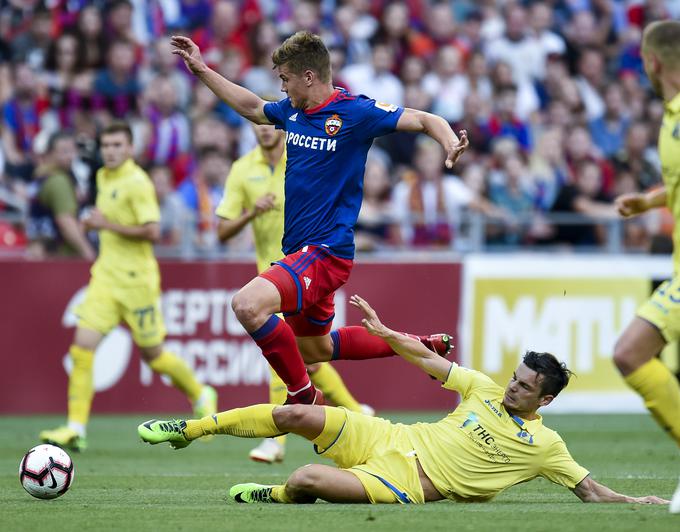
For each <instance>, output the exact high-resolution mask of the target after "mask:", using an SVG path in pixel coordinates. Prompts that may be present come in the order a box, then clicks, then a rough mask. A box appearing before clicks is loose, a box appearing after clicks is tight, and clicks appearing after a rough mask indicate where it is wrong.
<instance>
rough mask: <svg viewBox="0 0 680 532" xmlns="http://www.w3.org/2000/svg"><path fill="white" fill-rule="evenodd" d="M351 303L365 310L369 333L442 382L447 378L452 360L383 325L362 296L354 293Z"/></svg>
mask: <svg viewBox="0 0 680 532" xmlns="http://www.w3.org/2000/svg"><path fill="white" fill-rule="evenodd" d="M349 303H350V305H352V306H354V307H356V308H358V309H359V310H360V311H361V312H363V314H364V318H363V319H362V320H361V324H362V325H363V326H364V327H365V328H366V330H367V331H368V332H369V333H371V334H372V335H374V336H378V337H380V338H382V339H383V340H385V341H386V342H387V343H388V344H390V347H391V348H392V349H393V350H394V352H395V353H397V354H398V355H399V356H400V357H401V358H403V359H404V360H406V361H408V362H410V363H411V364H415V365H416V366H418V367H419V368H420V369H422V370H423V371H425V372H426V373H427V374H429V375H432V376H433V377H434V378H435V379H437V380H440V381H442V382H444V381H445V380H446V377H447V376H448V374H449V370H450V369H451V362H449V361H448V360H446V359H445V358H442V357H441V356H439V355H438V354H437V353H435V352H433V351H430V350H429V349H428V348H427V347H425V346H424V345H423V344H422V343H420V342H419V341H418V340H415V339H414V338H410V337H408V336H406V335H405V334H401V333H398V332H396V331H393V330H392V329H390V328H389V327H386V326H385V325H383V324H382V322H381V321H380V318H378V314H376V312H375V310H373V309H372V308H371V306H370V305H369V304H368V302H366V300H364V299H362V298H361V297H360V296H358V295H353V296H352V297H350V298H349Z"/></svg>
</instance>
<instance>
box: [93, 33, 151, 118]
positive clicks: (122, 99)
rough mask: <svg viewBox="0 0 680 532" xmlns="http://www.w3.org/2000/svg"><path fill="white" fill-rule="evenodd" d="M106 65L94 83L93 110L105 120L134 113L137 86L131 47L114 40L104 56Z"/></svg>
mask: <svg viewBox="0 0 680 532" xmlns="http://www.w3.org/2000/svg"><path fill="white" fill-rule="evenodd" d="M106 64H107V66H106V68H105V69H103V70H100V71H99V72H98V73H97V76H96V77H95V80H94V95H93V106H94V109H95V110H96V111H97V112H98V113H99V114H100V115H102V114H103V118H104V120H105V121H106V120H108V119H109V118H111V117H113V118H125V117H128V116H130V115H131V114H134V113H136V112H137V110H138V108H139V105H138V102H137V99H138V98H139V96H140V94H141V86H140V84H139V81H138V80H137V72H136V69H135V45H134V44H133V43H131V42H128V41H114V42H113V43H111V46H110V48H109V51H108V53H107V62H106Z"/></svg>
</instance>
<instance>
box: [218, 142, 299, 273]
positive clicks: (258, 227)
mask: <svg viewBox="0 0 680 532" xmlns="http://www.w3.org/2000/svg"><path fill="white" fill-rule="evenodd" d="M285 173H286V154H285V152H284V153H283V156H282V157H281V159H280V160H279V162H278V163H277V164H276V166H275V167H273V168H272V167H271V166H269V163H268V162H267V159H266V158H265V156H264V153H263V152H262V148H260V146H258V147H256V148H255V149H254V150H252V151H250V152H248V153H246V154H245V155H244V156H243V157H241V158H240V159H238V160H237V161H235V162H234V164H233V165H232V167H231V171H230V172H229V176H228V177H227V182H226V183H225V185H224V196H223V197H222V201H221V202H220V204H219V205H218V206H217V209H216V210H215V213H216V214H217V216H219V217H221V218H226V219H228V220H235V219H237V218H238V217H239V216H241V214H243V211H246V210H248V211H249V210H251V209H253V207H254V206H255V202H256V201H257V200H258V199H259V198H261V197H262V196H264V195H265V194H268V193H271V194H274V196H276V199H275V200H274V202H275V207H274V208H273V209H271V210H269V211H267V212H265V213H262V214H260V215H259V216H257V217H255V218H254V219H253V221H252V226H253V232H254V234H255V256H256V258H257V271H258V272H263V271H264V270H266V269H267V268H269V266H270V264H271V263H272V262H274V261H277V260H279V259H281V258H282V257H283V252H282V251H281V239H282V238H283V199H284V188H283V185H284V176H285Z"/></svg>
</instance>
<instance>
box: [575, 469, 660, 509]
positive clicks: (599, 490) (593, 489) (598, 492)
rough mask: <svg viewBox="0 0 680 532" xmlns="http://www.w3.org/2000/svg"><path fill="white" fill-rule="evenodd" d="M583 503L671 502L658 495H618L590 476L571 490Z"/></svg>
mask: <svg viewBox="0 0 680 532" xmlns="http://www.w3.org/2000/svg"><path fill="white" fill-rule="evenodd" d="M571 491H572V492H574V495H576V496H577V497H578V498H579V499H581V500H582V501H583V502H628V503H637V504H668V503H669V501H667V500H666V499H662V498H661V497H657V496H656V495H647V496H646V497H630V496H628V495H623V494H622V493H617V492H615V491H614V490H612V489H610V488H608V487H607V486H604V485H602V484H599V483H598V482H595V481H594V480H593V479H592V478H590V475H589V476H587V477H586V478H584V479H583V480H582V481H581V482H579V483H578V484H577V485H576V487H575V488H574V489H573V490H571Z"/></svg>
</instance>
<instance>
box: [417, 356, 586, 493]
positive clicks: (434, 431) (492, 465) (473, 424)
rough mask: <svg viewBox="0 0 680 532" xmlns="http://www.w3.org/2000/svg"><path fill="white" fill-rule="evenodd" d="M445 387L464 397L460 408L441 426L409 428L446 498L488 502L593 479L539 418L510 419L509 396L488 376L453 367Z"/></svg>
mask: <svg viewBox="0 0 680 532" xmlns="http://www.w3.org/2000/svg"><path fill="white" fill-rule="evenodd" d="M443 387H444V388H447V389H449V390H455V391H457V392H459V393H460V395H461V399H462V400H461V403H460V405H458V408H456V410H455V411H453V412H451V413H450V414H449V415H448V416H447V417H446V418H444V419H442V420H441V421H438V422H437V423H417V424H415V425H411V426H409V427H408V430H407V434H408V438H409V440H410V443H411V445H412V446H413V449H414V451H415V453H416V455H417V457H418V460H419V461H420V464H421V466H422V468H423V471H425V473H426V474H427V476H428V477H429V478H430V480H432V483H433V484H434V486H435V487H436V488H437V490H438V491H439V492H440V493H441V494H442V495H444V496H445V497H447V498H449V499H455V500H468V501H471V500H476V501H483V500H488V499H490V498H492V497H494V496H495V495H497V494H498V493H500V492H501V491H503V490H504V489H506V488H509V487H510V486H514V485H515V484H519V483H520V482H526V481H528V480H531V479H533V478H536V477H538V476H541V477H544V478H546V479H548V480H550V481H552V482H554V483H556V484H559V485H561V486H565V487H567V488H570V489H573V488H574V487H575V486H576V485H577V484H578V483H579V482H581V481H582V480H583V479H584V478H585V477H586V476H587V475H588V471H587V470H586V469H584V468H583V467H581V466H580V465H578V464H577V463H576V462H575V461H574V459H573V458H572V457H571V455H570V454H569V451H568V450H567V447H566V445H565V444H564V442H563V441H562V438H560V436H559V435H558V434H557V433H556V432H555V431H553V430H550V429H549V428H547V427H544V426H543V422H542V419H541V417H540V416H539V417H538V418H537V419H533V420H530V421H527V420H523V419H520V418H519V417H517V416H511V415H510V414H508V412H507V410H506V409H505V407H504V406H503V404H502V401H503V395H504V393H505V390H504V389H503V388H502V387H500V386H498V385H497V384H496V383H495V382H493V381H492V380H491V379H490V378H489V377H487V376H486V375H484V374H483V373H480V372H478V371H473V370H469V369H466V368H462V367H460V366H458V365H457V364H453V365H452V367H451V371H450V372H449V375H448V378H447V379H446V382H445V383H444V384H443Z"/></svg>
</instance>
